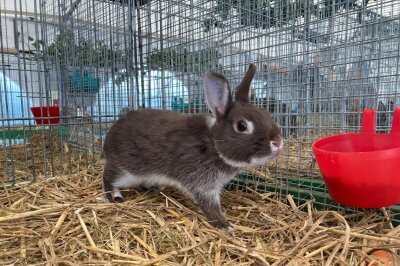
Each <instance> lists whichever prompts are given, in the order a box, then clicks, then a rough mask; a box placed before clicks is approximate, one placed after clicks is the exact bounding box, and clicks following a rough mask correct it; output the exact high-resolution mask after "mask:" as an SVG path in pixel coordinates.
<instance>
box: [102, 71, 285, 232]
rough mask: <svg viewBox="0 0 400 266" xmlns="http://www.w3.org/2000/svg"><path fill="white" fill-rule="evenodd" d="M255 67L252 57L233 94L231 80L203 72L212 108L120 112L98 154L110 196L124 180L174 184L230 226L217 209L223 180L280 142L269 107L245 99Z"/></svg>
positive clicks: (264, 158)
mask: <svg viewBox="0 0 400 266" xmlns="http://www.w3.org/2000/svg"><path fill="white" fill-rule="evenodd" d="M255 73H256V67H255V65H253V64H251V65H250V67H249V69H248V71H247V73H246V75H245V77H244V78H243V80H242V81H241V83H240V84H239V86H238V89H237V93H236V97H235V100H233V97H232V94H231V89H230V86H229V82H228V80H227V79H226V78H225V77H224V76H223V75H221V74H219V73H216V72H213V71H208V72H206V73H205V76H204V91H205V96H206V100H207V105H208V107H209V108H210V109H211V111H212V113H213V115H187V114H179V113H175V112H171V111H162V110H137V111H131V112H129V113H128V114H127V115H126V116H124V117H122V118H121V119H119V120H118V121H117V122H116V123H115V124H114V125H113V126H112V127H111V129H110V131H109V133H108V134H107V136H106V139H105V142H104V151H103V154H102V158H103V160H104V164H105V165H104V176H103V182H104V183H103V186H104V191H105V192H106V196H107V199H108V200H109V201H122V195H121V193H120V189H124V188H130V187H138V186H143V187H146V188H150V187H155V188H159V189H162V188H163V187H165V186H172V187H175V188H176V189H179V190H180V191H182V192H183V193H185V194H186V195H187V196H189V197H190V198H192V199H193V200H194V202H196V203H197V205H198V206H199V207H200V209H201V211H202V212H203V214H204V215H205V217H206V218H207V219H208V221H209V223H210V224H211V225H212V226H214V227H216V228H220V229H224V230H230V229H232V227H231V225H230V223H229V222H228V221H227V220H226V219H225V217H224V215H223V213H222V207H221V200H220V192H221V190H222V188H223V187H224V185H226V184H227V183H228V182H229V181H230V180H232V179H233V178H234V177H235V175H236V173H237V172H238V170H239V169H240V168H241V167H252V166H257V165H263V164H266V163H268V162H269V161H271V160H273V159H275V158H276V157H277V155H278V153H279V152H280V150H281V149H282V146H283V140H282V137H281V133H280V130H279V129H278V127H277V126H276V125H275V123H274V122H273V121H272V119H271V117H270V115H269V113H268V112H267V111H266V110H261V109H258V108H256V107H255V106H254V105H251V104H250V100H249V97H250V85H251V82H252V79H253V77H254V75H255Z"/></svg>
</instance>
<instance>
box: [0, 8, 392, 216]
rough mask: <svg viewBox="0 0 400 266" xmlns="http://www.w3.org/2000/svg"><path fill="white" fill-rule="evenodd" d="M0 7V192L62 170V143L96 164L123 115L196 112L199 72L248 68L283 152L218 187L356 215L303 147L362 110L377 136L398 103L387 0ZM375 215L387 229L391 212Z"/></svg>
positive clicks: (67, 169) (229, 73) (350, 122)
mask: <svg viewBox="0 0 400 266" xmlns="http://www.w3.org/2000/svg"><path fill="white" fill-rule="evenodd" d="M6 2H9V3H6ZM22 6H23V7H22ZM12 8H14V10H16V11H18V12H15V13H12V12H6V11H7V10H11V9H12ZM2 10H3V11H2ZM4 10H5V11H4ZM0 13H1V18H0V22H1V33H0V35H1V43H0V50H1V64H0V68H1V72H0V96H1V108H0V111H1V118H0V145H1V153H2V154H1V156H2V157H3V158H2V159H1V160H0V169H1V170H0V178H1V179H2V180H3V181H4V182H5V183H7V184H10V185H15V184H20V183H24V182H25V183H27V182H28V183H29V182H32V181H35V180H36V179H37V177H38V176H45V177H50V176H54V175H58V174H67V173H72V172H73V171H74V170H73V169H74V166H75V165H76V164H79V163H78V162H76V161H75V159H74V158H71V157H69V156H68V155H66V154H67V153H66V152H65V151H67V150H70V149H78V150H79V153H80V154H82V157H80V160H84V161H87V162H94V161H97V160H98V156H99V154H100V152H101V147H102V142H103V140H104V136H105V134H106V133H107V131H108V129H109V128H110V127H111V125H112V124H113V122H115V121H116V120H117V119H118V118H119V117H120V116H121V115H124V114H125V113H126V112H127V111H129V110H132V109H142V108H152V109H163V110H172V111H175V112H181V113H188V114H204V113H210V111H209V110H208V108H207V106H206V102H205V98H204V93H203V85H202V81H203V74H204V72H205V71H206V70H209V69H212V70H215V71H218V72H220V73H223V74H224V75H225V76H226V77H227V78H228V80H229V81H230V82H231V87H232V88H235V86H236V85H237V84H238V83H239V81H240V79H241V78H242V77H243V73H244V72H245V71H246V69H247V67H248V64H249V63H255V64H256V66H257V71H258V72H257V74H256V77H255V79H254V81H253V83H252V97H251V100H252V102H253V103H254V104H256V105H257V106H258V107H260V108H265V109H267V110H268V111H269V112H270V113H271V115H272V117H273V119H274V120H275V121H276V122H277V124H278V125H279V126H280V128H281V130H282V133H283V136H284V138H285V150H284V152H283V154H282V155H281V156H280V157H279V159H278V160H277V161H275V162H273V163H272V164H271V165H268V166H262V167H260V168H259V169H257V170H254V169H244V170H243V171H242V172H241V173H240V174H239V175H238V176H237V178H236V179H235V181H233V183H232V184H231V186H230V188H231V189H233V188H234V189H243V188H244V187H252V188H255V189H256V190H257V191H260V192H278V193H280V194H283V195H286V194H290V195H292V196H293V197H294V199H295V201H296V203H297V204H302V203H304V202H305V201H307V200H313V201H314V203H315V206H317V207H320V208H323V209H348V210H350V211H356V210H355V209H349V208H348V207H345V206H342V205H340V204H338V203H335V202H334V201H332V200H331V198H330V197H329V194H328V192H327V188H326V186H325V184H324V182H323V179H322V177H321V175H320V172H319V169H318V165H316V163H315V159H314V157H313V154H312V148H311V145H312V143H313V142H314V141H315V140H317V139H318V138H321V137H324V136H328V135H333V134H337V133H344V132H356V131H358V130H359V129H360V125H361V113H362V110H363V109H364V108H375V109H377V112H378V115H377V130H378V132H382V133H385V132H388V131H389V130H390V125H391V121H392V118H393V110H394V108H395V107H396V106H399V105H400V91H399V89H398V88H400V72H399V67H400V46H399V43H400V32H399V31H400V28H399V25H400V4H399V3H398V2H397V1H395V0H376V1H365V0H363V1H356V0H347V1H345V0H343V1H331V0H301V1H297V0H284V1H278V0H266V1H256V0H239V1H237V0H215V1H214V0H213V1H206V0H191V1H178V0H166V1H154V0H153V1H152V0H50V1H49V0H47V1H42V0H40V1H39V0H35V1H24V0H15V1H1V3H0ZM233 93H234V91H233ZM32 107H54V108H56V109H57V110H59V113H57V114H56V115H55V117H53V115H54V114H53V115H52V114H50V113H45V112H43V111H42V112H40V113H39V114H36V115H35V114H33V113H32V112H31V108H32ZM46 118H47V119H48V120H45V119H46ZM49 118H57V119H56V120H51V121H55V122H50V120H49ZM35 119H39V120H40V119H42V120H41V121H47V122H46V123H44V122H43V123H38V122H37V120H35ZM35 121H36V122H35ZM56 140H57V141H56ZM58 141H60V142H58ZM53 142H54V143H57V144H54V145H51V143H53ZM60 156H61V158H60ZM0 158H1V157H0ZM60 162H61V163H62V165H63V167H61V168H59V167H58V165H57V164H58V163H60ZM389 209H390V210H391V211H393V212H394V219H393V220H394V221H395V222H397V223H398V222H400V214H399V213H400V206H398V205H397V206H392V207H390V208H389Z"/></svg>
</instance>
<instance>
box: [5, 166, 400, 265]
mask: <svg viewBox="0 0 400 266" xmlns="http://www.w3.org/2000/svg"><path fill="white" fill-rule="evenodd" d="M101 171H102V167H101V165H100V164H99V163H95V164H93V165H89V166H87V167H86V168H84V169H82V170H80V171H79V173H77V174H74V175H70V176H64V175H60V176H57V177H55V178H49V179H47V180H43V181H40V182H37V183H35V184H32V185H29V186H24V187H21V188H15V189H8V190H7V193H3V194H1V196H0V204H1V205H0V206H1V207H0V261H1V262H2V264H17V265H21V264H34V265H44V264H48V265H56V264H57V265H58V264H62V265H78V264H79V265H81V264H91V265H93V264H97V265H105V264H113V265H127V264H138V265H153V264H156V265H324V264H325V265H346V264H347V265H359V264H360V263H362V262H363V261H364V262H365V261H366V260H367V259H368V258H369V256H368V252H369V251H371V250H372V249H376V248H379V249H387V250H390V251H391V252H393V253H394V254H395V253H398V252H399V249H400V227H396V228H392V227H391V226H390V223H389V221H388V219H387V217H385V215H382V212H379V211H378V212H372V211H371V212H368V213H358V214H350V215H347V216H346V215H341V214H340V213H337V212H332V211H316V210H314V209H313V208H312V204H311V203H307V204H305V205H302V206H297V205H296V202H295V201H294V200H293V198H292V197H291V196H289V197H288V198H285V199H282V198H280V197H279V195H277V194H275V193H265V194H260V193H257V192H255V191H252V190H251V189H248V191H247V192H243V191H226V192H224V195H223V203H224V206H225V208H226V209H227V217H228V219H229V221H231V222H232V223H233V224H234V226H235V231H234V232H233V233H232V234H230V233H223V232H219V231H216V230H214V229H213V228H211V227H210V226H209V225H208V223H207V222H206V221H205V220H204V217H203V216H202V215H201V214H200V213H199V210H198V208H197V207H196V206H195V205H194V204H193V203H192V202H191V201H190V200H188V199H186V198H185V197H184V196H182V195H181V194H179V193H177V192H174V191H172V190H167V191H165V192H163V193H161V194H151V193H149V192H148V193H139V192H136V191H135V190H130V191H128V192H127V201H126V202H125V203H122V204H110V203H104V202H103V201H102V200H101V199H102V197H101ZM354 218H357V219H354ZM353 219H354V221H353V222H352V223H349V221H350V220H353ZM365 265H366V264H365Z"/></svg>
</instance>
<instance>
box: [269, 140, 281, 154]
mask: <svg viewBox="0 0 400 266" xmlns="http://www.w3.org/2000/svg"><path fill="white" fill-rule="evenodd" d="M269 146H270V148H271V151H274V152H278V151H280V150H282V148H283V139H279V140H272V141H271V142H270V143H269Z"/></svg>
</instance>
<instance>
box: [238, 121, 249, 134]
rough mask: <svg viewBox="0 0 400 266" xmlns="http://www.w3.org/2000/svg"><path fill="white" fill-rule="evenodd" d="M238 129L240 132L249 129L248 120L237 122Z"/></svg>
mask: <svg viewBox="0 0 400 266" xmlns="http://www.w3.org/2000/svg"><path fill="white" fill-rule="evenodd" d="M237 129H238V130H239V131H240V132H243V131H245V130H246V129H247V124H246V122H244V121H239V122H238V123H237Z"/></svg>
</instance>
